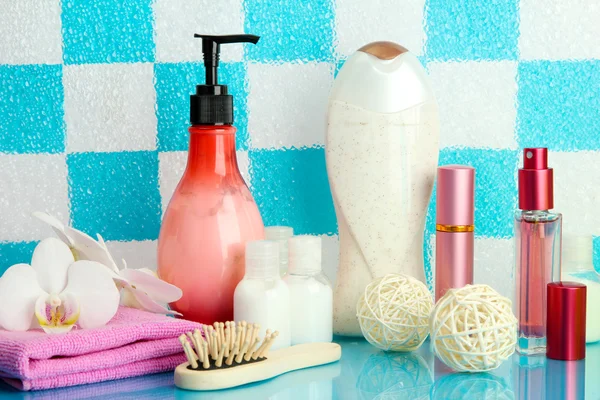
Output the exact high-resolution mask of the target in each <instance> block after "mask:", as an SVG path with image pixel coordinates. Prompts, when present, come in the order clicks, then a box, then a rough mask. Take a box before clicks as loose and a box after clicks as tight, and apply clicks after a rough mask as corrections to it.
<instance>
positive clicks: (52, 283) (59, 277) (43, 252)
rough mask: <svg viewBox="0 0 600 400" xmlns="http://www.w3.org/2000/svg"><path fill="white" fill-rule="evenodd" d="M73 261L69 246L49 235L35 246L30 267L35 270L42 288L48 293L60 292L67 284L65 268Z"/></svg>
mask: <svg viewBox="0 0 600 400" xmlns="http://www.w3.org/2000/svg"><path fill="white" fill-rule="evenodd" d="M73 261H75V259H74V258H73V253H71V249H69V246H67V245H66V244H64V243H63V242H61V241H60V240H58V239H56V238H53V237H51V238H48V239H44V240H42V241H41V242H40V243H39V244H38V245H37V246H36V247H35V250H34V251H33V256H32V257H31V267H32V268H33V269H34V270H35V271H36V272H37V279H38V283H39V285H40V287H41V288H42V289H44V290H45V291H46V292H48V293H60V292H62V291H63V289H64V288H65V286H66V284H67V270H68V269H69V265H71V264H72V263H73Z"/></svg>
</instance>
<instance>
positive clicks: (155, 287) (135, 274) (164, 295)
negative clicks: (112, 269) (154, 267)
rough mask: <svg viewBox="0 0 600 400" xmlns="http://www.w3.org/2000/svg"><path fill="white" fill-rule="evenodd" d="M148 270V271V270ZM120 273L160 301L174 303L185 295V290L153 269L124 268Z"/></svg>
mask: <svg viewBox="0 0 600 400" xmlns="http://www.w3.org/2000/svg"><path fill="white" fill-rule="evenodd" d="M146 271H148V272H146ZM119 275H121V276H122V277H124V278H125V279H127V280H128V281H129V282H130V283H131V284H132V285H133V286H135V287H136V288H137V289H139V290H141V291H143V292H146V293H147V294H148V296H150V298H152V299H153V300H155V301H157V302H158V303H172V302H174V301H177V300H179V299H180V298H181V296H183V292H182V291H181V289H179V288H178V287H177V286H175V285H171V284H170V283H167V282H165V281H163V280H161V279H159V278H158V277H157V276H156V275H154V273H153V271H151V270H149V269H147V268H144V269H124V270H122V271H120V272H119Z"/></svg>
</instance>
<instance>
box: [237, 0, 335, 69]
mask: <svg viewBox="0 0 600 400" xmlns="http://www.w3.org/2000/svg"><path fill="white" fill-rule="evenodd" d="M244 28H245V30H246V32H260V33H261V35H262V38H261V42H259V43H260V44H261V45H260V46H248V47H247V48H246V49H247V52H248V58H249V59H250V60H252V61H259V62H269V61H275V62H286V61H331V60H333V37H334V11H333V0H253V1H247V2H246V18H245V22H244Z"/></svg>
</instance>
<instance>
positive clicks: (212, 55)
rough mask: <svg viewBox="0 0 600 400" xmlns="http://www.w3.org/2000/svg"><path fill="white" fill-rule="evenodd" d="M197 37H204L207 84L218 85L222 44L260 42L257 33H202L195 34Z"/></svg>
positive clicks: (203, 51) (203, 53) (203, 50)
mask: <svg viewBox="0 0 600 400" xmlns="http://www.w3.org/2000/svg"><path fill="white" fill-rule="evenodd" d="M194 37H195V38H202V55H203V56H204V66H205V67H206V84H207V85H218V84H219V83H218V78H217V67H218V66H219V57H220V53H221V44H227V43H253V44H256V43H258V39H260V37H259V36H256V35H221V36H214V35H201V34H199V33H195V34H194Z"/></svg>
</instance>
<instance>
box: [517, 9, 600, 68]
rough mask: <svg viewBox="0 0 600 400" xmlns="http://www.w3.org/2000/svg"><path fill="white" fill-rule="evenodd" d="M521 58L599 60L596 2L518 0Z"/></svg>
mask: <svg viewBox="0 0 600 400" xmlns="http://www.w3.org/2000/svg"><path fill="white" fill-rule="evenodd" d="M520 9H521V12H520V36H519V51H520V57H521V58H522V59H529V60H531V59H544V60H559V59H589V58H600V41H599V40H598V38H599V37H600V24H599V23H598V21H600V3H598V1H597V0H569V1H564V0H521V4H520Z"/></svg>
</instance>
